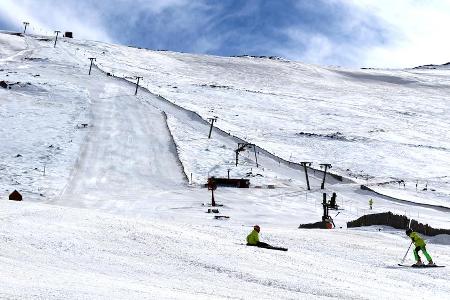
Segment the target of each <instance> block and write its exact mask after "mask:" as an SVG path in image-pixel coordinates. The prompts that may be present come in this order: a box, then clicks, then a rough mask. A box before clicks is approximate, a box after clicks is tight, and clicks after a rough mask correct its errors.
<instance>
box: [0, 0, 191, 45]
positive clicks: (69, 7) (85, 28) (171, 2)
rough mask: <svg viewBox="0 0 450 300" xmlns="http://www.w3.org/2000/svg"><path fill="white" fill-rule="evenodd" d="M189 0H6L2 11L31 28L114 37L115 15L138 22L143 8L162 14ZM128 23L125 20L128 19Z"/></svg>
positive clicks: (40, 31)
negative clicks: (113, 22)
mask: <svg viewBox="0 0 450 300" xmlns="http://www.w3.org/2000/svg"><path fill="white" fill-rule="evenodd" d="M188 2H189V1H188V0H152V1H148V0H134V1H129V0H110V1H92V0H91V1H77V0H66V1H57V0H39V1H35V0H2V10H1V11H0V15H1V16H2V17H3V18H5V19H6V20H8V21H9V22H10V23H12V24H17V27H18V28H19V26H21V24H22V22H23V21H28V22H30V27H29V30H30V32H33V33H36V34H45V35H53V32H54V30H61V31H73V32H74V34H75V36H76V37H79V38H85V39H93V40H101V41H107V42H109V41H114V38H113V35H112V34H111V33H109V31H108V27H109V26H108V24H107V22H110V21H111V19H114V18H116V20H117V21H120V22H123V20H119V19H125V20H126V22H128V24H132V23H133V22H138V18H139V16H140V14H141V13H142V12H144V13H147V14H149V13H150V14H159V13H161V12H162V11H163V10H164V9H166V8H169V7H174V6H182V5H185V4H187V3H188ZM124 24H125V22H124Z"/></svg>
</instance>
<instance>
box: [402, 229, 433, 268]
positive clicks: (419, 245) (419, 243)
mask: <svg viewBox="0 0 450 300" xmlns="http://www.w3.org/2000/svg"><path fill="white" fill-rule="evenodd" d="M406 235H407V236H409V237H410V238H411V240H412V242H413V243H414V246H416V248H415V249H414V258H415V259H416V263H415V265H416V266H421V265H423V262H422V260H421V259H420V256H419V251H420V250H422V253H423V255H425V257H426V258H427V260H428V264H429V265H434V263H433V260H432V259H431V256H430V254H428V252H427V249H426V248H425V246H426V243H425V241H424V240H423V239H422V238H421V237H420V235H419V234H418V233H417V232H414V231H412V230H411V229H410V228H408V229H406Z"/></svg>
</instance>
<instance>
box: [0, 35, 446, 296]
mask: <svg viewBox="0 0 450 300" xmlns="http://www.w3.org/2000/svg"><path fill="white" fill-rule="evenodd" d="M0 41H1V44H2V51H1V52H0V64H1V66H0V81H2V80H4V81H6V83H7V84H8V86H9V87H11V89H9V88H6V89H2V88H0V144H1V145H2V148H1V150H0V158H1V162H0V171H1V173H0V190H1V197H2V199H6V198H7V195H8V194H9V193H10V192H11V191H12V190H14V189H17V190H19V191H20V192H21V193H22V194H23V195H24V201H23V202H20V203H15V202H6V201H2V202H1V203H0V220H1V222H0V224H1V225H0V248H1V249H3V251H2V252H1V253H0V297H3V298H21V299H22V298H28V299H33V298H57V299H64V298H67V299H69V298H70V299H72V298H86V299H92V298H100V299H111V298H115V299H123V298H132V299H145V298H147V299H154V298H161V299H202V298H208V299H210V298H244V299H252V298H255V297H256V296H255V292H257V293H258V296H257V298H262V299H299V298H300V299H311V298H314V299H327V298H341V299H361V298H366V299H379V298H380V297H381V298H391V297H394V296H395V298H405V299H406V298H410V297H413V296H414V295H417V294H420V295H423V296H424V297H426V298H427V299H444V298H445V297H446V296H445V295H447V294H448V293H449V292H450V284H449V283H448V280H447V278H448V276H449V272H450V271H449V269H448V268H443V269H439V270H415V269H402V268H398V267H397V263H398V262H399V260H400V259H401V257H402V256H403V255H404V252H405V251H406V249H407V246H408V245H409V241H408V239H407V238H406V237H405V236H404V233H403V232H402V231H398V230H392V229H389V228H382V227H373V228H368V229H359V230H355V229H352V230H349V229H346V226H345V222H346V221H348V220H352V219H355V218H357V217H358V216H361V215H363V214H366V213H370V212H384V211H389V210H390V211H393V212H396V213H401V214H406V215H408V216H410V217H413V218H415V219H417V220H419V221H421V222H425V223H428V224H430V225H432V226H435V227H443V228H450V218H449V211H450V209H448V208H446V207H449V203H448V201H449V200H448V192H447V184H446V180H447V177H446V176H447V175H446V173H445V172H447V168H446V165H445V164H447V166H448V161H447V159H448V158H447V157H446V156H445V155H444V154H445V153H446V151H447V150H446V147H447V143H448V140H446V138H444V137H445V134H447V132H446V131H445V125H446V123H445V122H447V120H445V118H444V114H445V113H446V112H447V107H446V106H445V101H446V99H445V93H446V92H448V81H447V79H445V75H446V73H445V72H446V71H436V70H432V71H430V70H425V71H424V70H419V71H417V70H416V71H382V70H365V71H348V70H339V69H328V68H320V67H315V66H308V65H304V64H300V63H294V62H286V61H274V60H269V59H256V58H250V57H244V58H219V57H210V56H195V55H188V54H179V53H170V52H152V51H146V50H139V49H134V48H128V47H123V46H117V45H109V44H102V43H96V42H89V41H78V40H71V39H61V40H60V41H59V44H58V45H57V47H56V48H53V43H52V41H51V40H48V39H47V38H45V37H38V36H35V37H34V36H26V37H18V36H11V35H4V34H0ZM91 56H95V57H97V64H98V66H99V68H100V69H98V68H95V67H94V69H93V70H92V75H90V76H89V75H88V74H87V73H88V70H89V60H88V59H87V57H91ZM102 70H103V71H105V72H112V73H113V74H114V75H116V76H118V77H127V78H128V79H129V80H131V78H130V77H131V76H132V75H143V76H144V80H143V83H144V85H145V86H146V87H148V89H149V90H144V89H140V90H139V91H138V95H137V96H135V95H134V92H135V88H134V86H133V84H132V83H130V82H129V81H127V80H123V79H121V78H117V77H112V76H107V75H106V73H104V72H102ZM440 72H442V73H440ZM152 92H153V93H152ZM157 94H160V95H162V96H163V97H161V96H158V95H157ZM409 98H411V99H410V100H409V101H407V100H408V99H409ZM425 98H426V99H428V100H427V101H426V102H425V103H422V102H421V101H420V99H425ZM401 112H402V113H401ZM410 113H411V114H410ZM214 115H217V116H219V119H218V122H217V126H218V127H219V128H216V129H215V130H214V131H213V133H212V138H211V139H208V138H207V134H208V131H209V125H208V123H207V122H206V121H205V119H206V118H207V117H210V116H214ZM363 120H366V122H363ZM397 127H398V130H397V129H396V128H397ZM372 128H375V129H380V130H378V131H377V130H375V131H373V132H369V131H370V130H371V129H372ZM381 129H383V130H384V132H383V131H382V130H381ZM301 132H303V134H302V133H301ZM338 132H339V133H338ZM438 136H441V137H442V138H437V137H438ZM433 138H436V140H433ZM244 140H245V141H247V142H251V143H255V144H256V145H257V146H258V147H257V148H256V149H257V152H258V166H256V161H255V157H254V152H253V149H247V150H246V151H243V152H241V154H240V160H239V161H240V163H239V165H238V166H235V152H234V150H235V149H236V146H237V143H238V142H243V141H244ZM408 143H412V144H420V145H424V146H423V147H422V146H417V147H413V146H411V147H409V146H408V145H407V144H408ZM433 147H434V148H433ZM435 148H436V149H435ZM441 148H442V149H441ZM444 148H445V149H444ZM263 149H266V150H268V151H269V152H271V153H269V152H267V151H264V150H263ZM411 149H416V150H417V151H418V152H414V151H410V150H411ZM383 151H384V152H383ZM399 153H401V154H400V155H399ZM426 156H428V157H433V161H434V162H440V163H441V165H439V166H429V167H428V165H427V166H425V164H426ZM283 158H284V159H285V160H283ZM289 160H290V161H294V162H298V161H301V160H311V161H313V162H314V163H315V164H314V167H316V168H317V163H321V162H331V163H332V164H333V168H332V171H335V172H336V173H339V174H343V175H349V177H351V179H353V180H354V181H356V182H354V181H350V180H343V181H339V180H337V179H336V178H334V177H331V176H328V177H327V179H326V182H327V183H326V188H325V190H321V189H320V183H321V180H322V176H323V173H322V172H320V171H317V170H316V171H314V170H312V169H310V172H309V175H310V182H311V190H310V191H307V190H306V188H305V186H306V181H305V174H304V173H303V170H302V169H301V168H299V167H298V166H297V165H296V164H291V163H289V162H288V161H289ZM387 161H389V163H390V164H391V166H389V167H388V166H387V163H386V162H387ZM413 161H414V163H418V164H419V165H418V166H416V165H413ZM420 166H422V168H420ZM360 167H361V168H362V169H359V168H360ZM346 168H349V171H347V170H346ZM44 170H45V171H44ZM361 170H362V171H361ZM228 171H230V175H231V176H233V177H246V178H249V179H250V180H251V183H252V186H251V188H250V189H233V188H219V189H217V190H216V192H215V197H216V201H217V202H219V203H221V204H223V205H224V206H222V207H219V210H220V214H221V215H226V216H229V217H230V218H229V219H222V220H216V219H214V217H213V215H211V214H207V213H206V210H207V209H208V204H207V203H209V201H210V193H211V192H210V191H208V190H207V189H206V188H204V187H202V184H204V183H205V182H206V178H207V177H208V175H214V176H226V175H227V172H228ZM360 171H361V172H360ZM183 172H184V174H183ZM412 172H415V173H417V174H419V175H417V176H413V177H414V178H419V177H420V178H421V181H419V186H418V188H417V189H418V191H416V189H415V186H414V184H413V183H411V182H412V177H407V176H410V175H408V174H410V173H412ZM191 173H192V181H191V180H190V179H191ZM349 173H351V174H349ZM360 173H364V174H365V175H367V174H369V175H370V176H373V177H370V178H369V180H366V179H365V178H364V179H363V180H361V181H359V180H360V179H359V178H355V177H354V176H350V175H355V174H358V176H360V175H361V174H360ZM438 175H439V177H435V176H438ZM403 176H404V177H403ZM390 177H393V178H395V179H399V178H404V179H405V181H406V187H403V185H401V186H400V187H399V186H398V184H397V183H395V184H385V185H383V186H380V187H379V189H380V190H381V189H383V190H382V191H383V192H384V193H386V194H390V195H392V196H394V197H399V198H404V199H407V200H411V201H410V202H405V201H396V200H395V199H392V198H389V197H383V196H380V195H376V194H374V193H371V192H369V191H363V190H361V189H360V184H361V183H368V184H370V183H371V182H378V180H379V181H385V180H387V179H389V180H391V178H390ZM186 178H188V179H189V181H190V182H189V183H188V180H186ZM422 179H423V180H422ZM408 180H410V181H408ZM426 180H428V186H427V190H425V191H422V188H423V186H424V184H425V182H426ZM269 187H271V188H269ZM272 187H273V188H272ZM432 189H433V190H434V191H433V190H432ZM323 192H326V193H328V194H330V193H332V192H336V193H337V195H338V198H337V200H338V204H339V205H340V206H341V208H342V209H343V210H341V211H339V212H340V213H339V215H338V216H336V217H335V223H336V225H337V227H338V228H337V229H336V230H330V231H321V230H299V229H297V227H298V225H299V224H300V223H307V222H314V221H318V220H319V219H320V216H321V214H322V207H321V205H320V202H321V201H322V193H323ZM369 198H373V199H374V203H375V204H374V210H372V211H370V210H369V209H368V204H367V202H368V199H369ZM333 216H334V215H333ZM256 223H258V224H260V225H261V226H262V234H261V236H262V239H263V240H265V241H268V242H269V243H272V244H277V245H281V246H287V247H288V248H289V251H288V252H286V253H281V252H272V251H269V250H263V249H254V248H248V247H245V246H244V245H242V243H243V242H244V241H245V236H246V234H247V233H248V232H249V231H250V230H251V226H252V225H253V224H256ZM428 242H429V246H428V248H429V251H430V253H431V254H432V256H433V258H434V259H435V261H436V262H438V263H439V264H443V265H449V263H450V256H449V254H448V253H449V251H448V249H449V248H448V247H449V244H450V241H449V238H448V236H438V237H435V238H429V239H428ZM411 260H412V254H411V253H410V255H409V258H408V262H410V261H411ZM418 272H420V274H421V276H417V273H418ZM374 287H376V289H374Z"/></svg>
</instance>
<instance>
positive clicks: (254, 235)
mask: <svg viewBox="0 0 450 300" xmlns="http://www.w3.org/2000/svg"><path fill="white" fill-rule="evenodd" d="M260 231H261V228H260V227H259V225H255V226H253V231H252V232H250V234H249V235H247V246H256V247H260V248H266V249H273V250H282V251H287V249H286V248H282V247H274V246H271V245H269V244H267V243H263V242H260V241H259V232H260Z"/></svg>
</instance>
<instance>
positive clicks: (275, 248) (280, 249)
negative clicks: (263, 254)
mask: <svg viewBox="0 0 450 300" xmlns="http://www.w3.org/2000/svg"><path fill="white" fill-rule="evenodd" d="M265 249H272V250H279V251H288V249H287V248H282V247H271V248H265Z"/></svg>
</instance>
